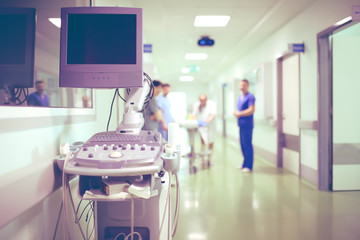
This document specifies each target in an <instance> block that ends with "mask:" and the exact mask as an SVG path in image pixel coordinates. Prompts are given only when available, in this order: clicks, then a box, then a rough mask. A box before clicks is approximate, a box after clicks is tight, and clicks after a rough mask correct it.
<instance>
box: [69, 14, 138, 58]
mask: <svg viewBox="0 0 360 240" xmlns="http://www.w3.org/2000/svg"><path fill="white" fill-rule="evenodd" d="M67 27H68V36H67V64H136V15H135V14H69V15H68V26H67Z"/></svg>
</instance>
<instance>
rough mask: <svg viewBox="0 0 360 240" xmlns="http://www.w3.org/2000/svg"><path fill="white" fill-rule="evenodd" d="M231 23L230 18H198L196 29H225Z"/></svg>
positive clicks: (195, 23)
mask: <svg viewBox="0 0 360 240" xmlns="http://www.w3.org/2000/svg"><path fill="white" fill-rule="evenodd" d="M229 21H230V16H196V17H195V21H194V26H195V27H225V26H226V25H227V24H228V22H229Z"/></svg>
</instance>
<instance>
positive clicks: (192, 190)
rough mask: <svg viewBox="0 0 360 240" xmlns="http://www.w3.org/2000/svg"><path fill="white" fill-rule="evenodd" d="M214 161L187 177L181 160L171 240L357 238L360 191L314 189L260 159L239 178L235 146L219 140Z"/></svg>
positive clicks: (185, 162) (187, 174)
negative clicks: (178, 202) (177, 213)
mask: <svg viewBox="0 0 360 240" xmlns="http://www.w3.org/2000/svg"><path fill="white" fill-rule="evenodd" d="M200 162H201V160H199V159H198V160H196V162H195V163H196V164H197V165H199V164H198V163H200ZM213 162H214V165H213V166H212V167H211V168H210V169H206V168H205V169H202V168H201V166H200V165H201V164H200V165H199V166H198V171H197V172H196V173H195V174H190V173H189V166H188V160H187V159H182V164H181V165H182V166H181V169H180V171H179V178H180V186H181V210H180V218H179V224H178V227H177V232H176V234H175V237H174V238H173V240H218V239H226V240H228V239H231V240H242V239H246V240H297V239H306V240H313V239H314V240H322V239H324V240H338V239H339V240H359V239H360V191H350V192H322V191H318V190H317V189H316V188H314V187H313V186H311V185H308V184H307V183H305V182H303V181H300V180H299V179H298V177H297V176H296V175H294V174H292V173H290V172H288V171H286V170H283V169H276V168H275V167H274V166H273V165H272V164H269V162H268V161H266V160H264V159H261V158H259V157H256V158H255V165H254V171H253V172H252V173H250V174H243V173H241V172H240V171H239V170H238V169H237V168H236V167H237V166H239V165H240V164H241V162H242V155H241V153H240V148H239V146H237V145H235V144H234V143H229V142H227V141H226V140H224V139H220V138H218V139H217V140H216V142H215V150H214V156H213Z"/></svg>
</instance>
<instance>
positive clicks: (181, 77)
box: [179, 76, 194, 82]
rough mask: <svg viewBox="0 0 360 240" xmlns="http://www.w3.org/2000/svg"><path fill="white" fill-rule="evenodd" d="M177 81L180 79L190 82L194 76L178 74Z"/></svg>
mask: <svg viewBox="0 0 360 240" xmlns="http://www.w3.org/2000/svg"><path fill="white" fill-rule="evenodd" d="M179 81H181V82H192V81H194V77H193V76H180V77H179Z"/></svg>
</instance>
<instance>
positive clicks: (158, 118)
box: [143, 80, 167, 131]
mask: <svg viewBox="0 0 360 240" xmlns="http://www.w3.org/2000/svg"><path fill="white" fill-rule="evenodd" d="M153 85H154V96H153V97H152V99H150V101H149V104H148V106H147V107H146V108H145V110H144V121H145V122H144V126H143V130H151V131H158V129H159V123H160V124H161V126H162V127H163V129H166V130H167V126H166V124H165V121H164V117H163V114H162V112H161V109H160V108H159V107H158V105H157V102H156V99H155V98H156V97H157V96H158V95H159V94H160V93H161V91H162V84H161V82H160V81H158V80H154V81H153Z"/></svg>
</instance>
